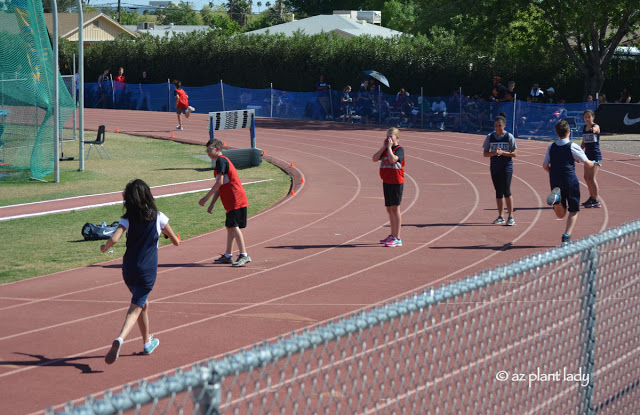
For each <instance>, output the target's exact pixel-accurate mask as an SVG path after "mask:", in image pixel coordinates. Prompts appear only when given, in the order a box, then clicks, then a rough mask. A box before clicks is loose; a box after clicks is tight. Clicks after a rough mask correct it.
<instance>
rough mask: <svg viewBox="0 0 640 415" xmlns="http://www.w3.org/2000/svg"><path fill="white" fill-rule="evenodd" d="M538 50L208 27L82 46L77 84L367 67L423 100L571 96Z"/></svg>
mask: <svg viewBox="0 0 640 415" xmlns="http://www.w3.org/2000/svg"><path fill="white" fill-rule="evenodd" d="M523 37H524V35H523ZM538 49H539V50H538V51H536V50H531V48H527V46H526V43H524V42H513V43H510V44H504V45H499V47H497V48H496V51H495V52H494V53H492V54H489V55H487V54H483V55H480V54H479V53H478V52H477V51H476V50H475V49H474V48H473V47H471V46H469V45H466V44H465V43H464V42H461V41H460V38H459V37H457V36H456V35H455V33H450V32H447V31H445V30H443V29H438V28H434V29H432V31H431V33H429V35H428V36H425V35H418V36H400V37H395V38H392V39H383V38H380V37H367V36H360V37H352V38H348V39H347V38H342V37H334V36H332V35H331V34H320V35H313V36H306V35H302V34H296V35H294V36H292V37H285V36H283V35H247V34H237V35H233V36H228V35H224V34H220V33H219V32H216V31H210V32H208V33H192V34H187V35H177V36H174V37H172V38H167V37H165V38H155V37H151V36H142V37H140V38H137V39H133V40H116V41H113V42H103V43H100V44H96V45H92V46H90V47H87V48H86V49H85V79H86V80H87V81H88V82H94V78H95V79H97V77H98V75H99V74H100V73H101V72H102V69H103V68H104V67H109V68H112V70H115V68H117V67H119V66H123V67H124V68H125V73H126V74H128V75H129V76H128V79H130V80H132V81H135V80H136V79H137V76H138V74H140V73H141V72H142V71H143V70H146V71H147V72H148V74H149V76H150V78H151V81H152V82H154V83H160V82H166V81H167V79H175V78H177V79H181V80H182V82H183V84H184V85H188V86H205V85H212V84H216V83H218V82H220V80H222V81H223V82H224V83H225V84H229V85H234V86H238V87H244V88H257V89H259V88H269V86H270V85H271V84H273V87H274V88H275V89H280V90H288V91H312V90H313V89H314V87H315V81H316V80H317V79H318V76H319V75H320V74H321V73H323V74H325V76H326V77H327V79H328V80H329V82H330V84H331V86H332V88H333V89H336V90H341V89H342V88H343V87H344V85H347V84H349V85H352V86H353V87H354V88H355V89H357V86H358V85H359V83H360V81H361V80H362V79H364V78H365V76H364V74H363V73H362V71H364V70H367V69H373V70H377V71H379V72H381V73H383V74H385V75H386V77H387V78H388V79H389V81H390V83H391V88H390V89H386V88H385V90H384V91H385V92H389V93H395V92H396V91H397V90H399V89H400V88H401V87H404V88H407V89H408V90H409V91H411V92H412V93H419V91H420V88H421V87H423V88H424V93H425V95H432V96H433V95H447V94H449V93H450V92H451V90H453V89H457V88H458V87H462V88H463V91H464V92H465V93H466V94H476V93H479V94H481V93H485V92H487V91H489V90H490V88H491V82H490V79H491V77H492V76H493V75H501V76H502V77H503V79H505V80H508V79H513V80H515V81H516V82H517V85H518V89H517V91H518V93H519V94H520V95H521V96H522V95H523V94H526V93H527V92H528V90H529V87H530V86H531V84H532V83H533V82H538V83H540V85H541V86H544V87H546V86H553V87H554V88H555V89H556V91H558V93H559V95H560V96H563V97H565V98H567V99H568V100H573V101H579V100H581V99H582V88H581V87H580V85H582V79H581V75H580V74H579V73H578V72H577V71H576V70H575V69H574V68H573V65H572V64H571V63H570V62H568V60H567V58H566V57H564V56H563V55H562V53H552V52H550V51H549V49H547V48H544V47H542V46H539V47H538ZM73 50H74V49H73V48H70V47H65V48H63V50H62V52H61V53H63V54H64V55H65V56H63V59H66V62H70V60H71V58H70V56H66V55H69V54H70V53H73ZM638 66H639V64H638V59H637V58H635V60H634V59H629V60H625V61H618V63H617V64H616V65H612V68H611V71H615V72H616V74H618V75H619V77H618V78H615V77H614V78H609V79H610V80H609V81H608V82H610V83H611V84H615V85H616V90H618V89H620V88H621V87H620V88H619V87H618V83H620V84H621V85H622V84H624V85H625V86H631V85H634V82H635V83H637V81H634V79H637V76H638V75H637V74H638V73H639V71H638V70H637V69H638ZM627 68H630V69H627ZM634 71H635V72H634ZM611 79H614V80H613V81H612V80H611ZM639 86H640V85H639ZM605 90H608V88H607V86H606V85H605ZM632 92H633V91H632ZM616 94H617V92H616Z"/></svg>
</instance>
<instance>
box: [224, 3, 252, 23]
mask: <svg viewBox="0 0 640 415" xmlns="http://www.w3.org/2000/svg"><path fill="white" fill-rule="evenodd" d="M251 3H252V2H250V1H247V0H229V2H228V3H227V14H228V16H229V18H230V19H231V20H233V21H234V22H237V23H238V24H239V25H240V26H244V25H246V24H247V16H248V15H249V14H251Z"/></svg>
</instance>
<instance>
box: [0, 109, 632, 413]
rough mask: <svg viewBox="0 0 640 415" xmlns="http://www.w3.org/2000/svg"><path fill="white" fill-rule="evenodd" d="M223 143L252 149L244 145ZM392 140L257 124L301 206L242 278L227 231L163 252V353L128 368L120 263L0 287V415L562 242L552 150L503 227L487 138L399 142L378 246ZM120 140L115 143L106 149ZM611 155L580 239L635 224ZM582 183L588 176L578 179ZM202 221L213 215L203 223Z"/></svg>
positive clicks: (414, 137) (361, 132)
mask: <svg viewBox="0 0 640 415" xmlns="http://www.w3.org/2000/svg"><path fill="white" fill-rule="evenodd" d="M86 116H87V120H86V121H85V126H86V128H87V129H93V130H97V126H98V125H100V124H105V125H107V130H108V131H113V130H114V129H115V127H116V126H118V127H119V129H120V131H122V132H124V133H131V134H139V135H146V136H155V137H158V138H165V139H166V138H169V137H170V134H171V132H174V133H175V136H176V137H175V138H174V139H175V140H178V141H182V142H188V143H198V144H203V143H204V142H206V139H207V132H206V124H207V119H206V116H205V115H202V114H194V115H193V116H192V118H191V119H190V120H188V121H187V122H186V123H185V128H186V130H185V131H180V132H175V131H173V130H172V128H175V127H174V124H175V122H174V117H173V116H170V115H169V114H166V113H139V112H127V111H114V110H111V111H110V110H87V112H86ZM223 133H224V135H223ZM220 138H221V139H223V140H226V142H227V145H229V146H233V147H244V146H246V144H247V143H248V132H247V131H227V132H221V133H220ZM383 138H384V131H383V130H382V129H378V128H375V127H371V128H367V127H366V126H364V127H359V126H351V125H348V126H345V125H342V124H338V123H322V122H299V121H283V120H272V119H258V121H257V140H258V147H260V148H262V149H264V150H265V151H266V153H267V156H269V157H271V159H272V160H274V161H276V162H278V163H280V164H281V165H282V166H284V167H287V168H288V170H289V171H290V172H291V173H292V174H294V182H295V192H296V194H295V196H289V197H287V198H286V199H284V200H283V201H282V202H280V203H279V204H277V205H276V206H274V207H272V208H270V209H268V210H267V211H265V212H263V213H261V214H259V215H256V216H254V217H253V218H251V220H250V221H249V225H248V227H247V229H246V230H245V232H244V235H245V239H246V242H247V246H248V251H249V253H250V255H251V257H252V258H253V262H252V263H251V264H249V265H248V266H247V267H245V268H232V267H229V266H220V265H214V264H212V260H213V259H214V258H215V257H217V256H218V255H219V254H220V252H221V250H222V249H223V248H224V241H225V232H224V230H217V231H213V232H211V233H209V234H206V235H202V236H200V237H196V238H192V239H190V240H188V241H185V242H184V243H183V244H182V245H181V246H179V247H172V246H166V247H163V248H161V249H160V266H159V274H158V280H157V284H156V288H155V289H154V291H153V294H152V296H151V303H150V312H151V314H150V316H151V326H152V332H153V333H154V334H155V335H156V337H157V338H159V339H160V340H161V344H160V347H159V348H158V350H157V351H156V352H154V354H153V355H151V356H136V355H134V354H135V353H136V352H139V351H140V350H141V344H140V343H141V341H140V339H139V337H138V334H137V332H136V331H135V330H134V332H132V335H130V336H129V338H128V339H127V340H126V342H125V344H124V346H123V349H122V354H121V356H120V359H119V360H118V361H117V362H116V363H115V364H114V365H112V366H107V365H106V364H105V363H104V354H105V353H106V351H107V350H108V347H109V345H110V344H111V341H112V340H113V337H114V335H116V334H117V332H118V331H119V329H120V326H121V324H122V320H123V318H124V314H125V311H126V309H127V307H128V300H129V293H128V291H127V289H126V287H125V286H124V284H123V283H122V280H121V274H120V269H119V267H120V260H114V261H109V262H105V263H101V264H96V265H94V266H91V267H87V268H81V269H74V270H70V271H66V272H60V273H56V274H51V275H46V276H43V277H39V278H33V279H30V280H27V281H22V282H16V283H10V284H5V285H2V286H0V312H1V314H0V316H1V323H0V328H1V329H0V362H1V364H0V402H2V407H3V413H11V414H27V413H34V412H35V413H42V409H44V408H45V407H47V406H58V407H60V405H61V404H63V403H64V402H66V401H68V400H76V399H81V398H84V397H85V396H86V395H90V394H95V393H100V392H102V391H103V390H105V389H108V388H117V387H118V386H120V385H122V384H124V383H128V382H134V381H136V380H138V379H141V378H149V379H153V378H155V377H157V376H158V375H159V374H162V373H165V372H168V371H172V369H174V368H176V367H181V366H188V365H190V364H191V363H193V362H197V361H201V360H203V359H206V358H209V357H220V356H222V355H224V354H225V353H229V352H231V351H234V350H237V349H238V348H242V347H244V346H247V345H250V344H253V343H255V342H259V341H261V340H263V339H271V338H274V337H275V336H277V335H280V334H283V333H288V332H291V331H293V330H298V329H301V328H303V327H307V326H311V325H315V324H318V323H322V322H323V321H325V320H327V319H332V318H335V317H337V316H341V315H345V314H349V313H351V312H352V311H354V310H356V309H359V308H361V307H365V306H367V305H371V304H375V303H378V302H382V301H387V300H390V299H393V298H396V297H399V296H402V295H405V294H408V293H411V292H414V291H416V290H420V289H423V288H426V287H429V286H438V285H440V284H442V283H444V282H446V281H450V280H454V279H458V278H462V277H465V276H467V275H470V274H472V273H473V272H477V271H480V270H482V269H486V268H491V267H494V266H496V265H499V264H503V263H507V262H509V261H512V260H515V259H517V258H520V257H523V256H526V255H529V254H532V253H535V252H538V251H541V250H544V249H548V248H551V247H553V246H555V245H557V244H558V242H559V240H560V235H561V234H562V231H563V230H564V222H560V221H556V219H555V216H554V215H553V213H552V211H551V210H550V209H549V208H548V207H546V200H545V199H546V196H547V193H548V191H549V188H548V182H547V175H546V173H545V172H544V171H543V170H542V168H541V163H542V159H543V156H544V152H545V150H546V147H547V145H548V143H544V142H535V141H518V146H519V147H518V158H517V159H516V160H515V176H514V180H513V184H512V191H513V194H514V199H515V206H516V212H515V215H514V216H515V219H516V222H517V224H516V226H513V227H507V226H494V225H491V224H490V223H491V221H493V219H494V218H495V216H496V210H495V197H494V192H493V186H492V184H491V180H490V177H489V169H488V159H485V158H483V157H482V149H481V144H482V141H483V139H484V137H483V136H479V135H469V134H456V133H449V132H430V131H402V132H401V137H400V140H401V143H402V144H403V145H404V147H405V149H406V154H407V159H406V169H407V181H406V185H405V194H404V199H403V221H404V223H403V229H402V239H403V243H404V246H403V247H401V248H384V247H381V246H380V244H379V243H378V240H379V239H382V238H384V237H385V236H386V235H387V234H388V226H387V215H386V212H385V209H384V206H383V200H382V191H381V183H380V179H379V177H378V165H377V163H373V162H372V161H371V156H372V155H373V153H374V152H375V151H377V149H378V148H379V147H380V145H381V143H382V140H383ZM113 139H117V135H115V134H111V133H108V137H107V142H106V143H105V146H107V147H108V141H109V140H113ZM114 156H116V157H117V155H114V154H113V153H112V157H114ZM604 158H605V164H604V167H603V168H602V169H601V170H600V173H599V175H598V179H599V183H600V185H601V193H602V198H601V200H602V202H603V203H602V206H603V207H602V208H601V209H590V210H587V209H584V210H583V211H582V212H581V213H580V216H579V218H578V223H577V226H576V229H575V231H574V235H573V236H574V239H578V238H581V237H584V236H586V235H589V234H592V233H596V232H599V231H602V230H604V229H606V228H609V227H612V226H617V225H620V224H622V223H624V222H626V221H629V220H632V219H636V218H637V216H638V211H637V206H638V205H639V204H640V158H638V157H634V156H628V155H624V154H619V153H610V152H609V153H608V152H605V153H604ZM291 162H293V163H294V167H293V168H292V167H291V166H290V163H291ZM90 163H91V159H90V160H89V161H88V164H89V165H90ZM577 171H578V174H579V176H581V175H582V167H581V166H579V167H577ZM301 177H304V179H305V181H304V183H303V184H302V183H300V178H301ZM585 193H586V187H583V194H585ZM198 198H199V196H197V195H194V203H197V200H198ZM585 198H586V197H583V200H584V199H585ZM167 214H168V215H169V216H172V215H175V214H179V213H178V212H176V213H172V212H167ZM206 215H207V214H206V212H205V211H204V209H203V220H206V218H207V216H206ZM176 231H178V232H179V229H177V230H176ZM59 248H60V249H63V247H62V246H60V247H59Z"/></svg>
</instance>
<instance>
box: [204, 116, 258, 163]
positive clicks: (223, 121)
mask: <svg viewBox="0 0 640 415" xmlns="http://www.w3.org/2000/svg"><path fill="white" fill-rule="evenodd" d="M255 118H256V112H255V110H254V109H246V110H235V111H215V112H210V113H209V138H211V139H212V140H213V139H214V138H215V132H216V131H220V130H235V129H239V128H249V131H250V136H251V147H250V148H240V149H233V150H223V151H222V154H223V155H224V156H226V157H228V158H229V160H231V162H232V163H233V164H234V166H236V167H246V166H258V165H260V163H261V162H262V150H260V149H259V148H257V147H256V119H255Z"/></svg>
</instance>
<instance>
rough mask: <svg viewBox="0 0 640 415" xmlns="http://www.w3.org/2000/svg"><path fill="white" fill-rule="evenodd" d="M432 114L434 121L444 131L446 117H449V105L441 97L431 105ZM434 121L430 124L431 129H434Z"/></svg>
mask: <svg viewBox="0 0 640 415" xmlns="http://www.w3.org/2000/svg"><path fill="white" fill-rule="evenodd" d="M431 112H433V116H432V120H433V121H435V122H436V123H437V125H438V126H437V128H439V129H440V130H444V117H446V116H447V104H446V103H445V102H444V100H443V99H442V98H441V97H437V98H436V99H435V100H434V101H433V103H432V104H431ZM433 121H431V122H429V128H432V126H433Z"/></svg>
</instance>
